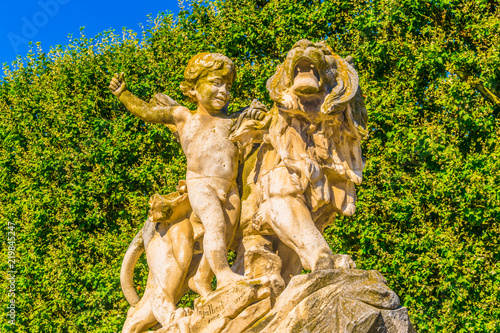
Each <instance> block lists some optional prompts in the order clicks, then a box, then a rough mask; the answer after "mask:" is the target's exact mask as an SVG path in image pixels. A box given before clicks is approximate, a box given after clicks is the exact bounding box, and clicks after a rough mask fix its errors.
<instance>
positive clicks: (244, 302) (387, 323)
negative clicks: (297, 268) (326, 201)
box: [157, 269, 415, 333]
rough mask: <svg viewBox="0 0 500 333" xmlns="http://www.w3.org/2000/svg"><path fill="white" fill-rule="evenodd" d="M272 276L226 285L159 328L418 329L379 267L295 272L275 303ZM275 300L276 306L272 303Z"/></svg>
mask: <svg viewBox="0 0 500 333" xmlns="http://www.w3.org/2000/svg"><path fill="white" fill-rule="evenodd" d="M270 296H271V286H270V282H269V280H263V279H254V280H250V281H246V282H241V283H238V284H236V285H233V286H227V287H225V288H223V289H221V290H219V291H215V292H213V293H211V294H210V295H209V297H207V298H199V299H197V300H196V301H195V307H194V312H193V314H192V315H191V316H188V317H184V318H180V319H179V320H177V321H176V323H174V324H172V325H169V326H168V327H164V328H162V329H160V330H158V331H157V332H158V333H240V332H241V333H243V332H245V333H258V332H259V333H264V332H265V333H286V332H290V333H292V332H301V333H306V332H311V333H312V332H315V333H316V332H332V333H337V332H338V333H347V332H349V333H375V332H377V333H378V332H380V333H382V332H385V333H415V330H414V328H413V326H412V324H411V322H410V319H409V317H408V311H407V309H406V308H404V307H401V306H400V302H399V298H398V296H397V295H396V293H394V292H393V291H392V290H391V289H389V288H388V287H387V285H386V280H385V278H384V277H383V276H382V274H380V273H379V272H377V271H364V270H358V269H334V270H324V271H318V272H314V273H310V274H302V275H298V276H295V277H293V278H292V280H291V281H290V284H289V285H288V286H287V287H286V289H285V290H284V291H283V293H282V294H281V295H280V296H279V297H278V298H277V299H276V301H275V303H274V304H273V305H271V297H270ZM271 306H272V307H271Z"/></svg>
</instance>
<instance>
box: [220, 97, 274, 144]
mask: <svg viewBox="0 0 500 333" xmlns="http://www.w3.org/2000/svg"><path fill="white" fill-rule="evenodd" d="M271 119H272V115H271V113H270V112H269V111H268V109H267V107H266V106H265V105H264V104H262V103H261V102H259V101H258V100H256V99H254V100H253V101H252V103H251V104H250V106H248V107H246V108H243V109H242V111H241V112H239V115H238V118H237V119H236V122H235V124H234V125H233V128H232V133H231V135H230V136H229V139H230V140H231V141H233V142H235V143H237V144H238V145H239V146H240V147H241V148H244V147H246V146H248V145H250V144H253V143H258V142H262V138H263V135H264V133H265V132H266V131H267V129H268V128H269V124H270V123H271Z"/></svg>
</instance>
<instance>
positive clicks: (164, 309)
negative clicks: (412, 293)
mask: <svg viewBox="0 0 500 333" xmlns="http://www.w3.org/2000/svg"><path fill="white" fill-rule="evenodd" d="M184 76H185V81H184V82H183V83H182V84H181V89H182V90H183V92H184V94H185V95H187V96H188V97H189V98H191V99H192V100H193V101H194V102H196V103H197V105H198V108H197V110H196V111H195V112H192V111H190V110H189V109H187V108H186V107H183V106H180V105H179V104H178V103H177V102H175V101H174V100H172V99H171V98H170V97H168V96H166V95H161V94H158V95H156V96H155V98H153V100H152V101H150V102H149V103H146V102H144V101H142V100H140V99H139V98H137V97H135V96H134V95H132V93H130V92H129V91H128V90H127V88H126V85H125V82H124V79H123V74H122V75H120V76H119V75H115V77H114V78H113V79H112V81H111V84H110V89H111V91H112V92H113V94H115V95H116V96H117V97H118V98H119V99H120V101H121V102H122V103H123V104H124V105H125V106H126V108H127V109H128V110H130V111H131V112H132V113H133V114H135V115H136V116H138V117H140V118H141V119H143V120H145V121H148V122H153V123H163V124H166V125H169V126H170V128H171V129H172V130H174V131H176V133H177V135H178V138H179V139H180V142H181V146H182V148H183V150H184V153H185V154H186V157H187V173H186V181H181V182H180V184H179V187H178V191H177V192H175V193H171V194H169V195H166V196H161V195H158V194H157V195H155V196H153V197H152V198H151V200H150V206H151V210H150V214H149V218H148V220H147V221H146V223H145V225H144V227H143V228H142V229H141V231H140V232H139V233H138V234H137V236H136V237H135V238H134V240H133V242H132V244H131V245H130V247H129V249H128V250H127V252H126V254H125V259H124V262H123V265H122V273H121V283H122V288H123V291H124V293H125V296H126V298H127V300H128V301H129V303H130V304H131V306H132V307H131V309H130V310H129V313H128V316H127V320H126V322H125V325H124V327H123V332H127V333H128V332H145V331H146V330H147V329H149V328H151V327H153V326H154V325H155V324H156V323H159V325H157V326H155V327H158V326H160V327H161V328H159V330H158V331H157V332H162V333H165V332H172V333H173V332H175V333H189V332H192V333H197V332H347V331H349V332H351V331H352V332H354V331H356V332H371V331H378V330H380V331H384V332H405V333H406V332H414V330H413V327H412V325H411V323H410V321H409V319H408V314H407V312H406V309H405V308H401V307H400V304H399V298H398V297H397V295H396V294H395V293H394V292H393V291H392V290H390V289H389V288H388V287H387V286H386V281H385V279H384V278H383V276H382V275H381V274H380V273H378V272H376V271H362V270H357V269H355V268H356V265H355V263H354V262H353V261H352V259H351V258H350V257H349V256H348V255H342V254H333V253H332V251H331V250H330V248H329V246H328V243H327V242H326V240H325V239H324V238H323V236H322V232H323V230H324V228H325V227H326V226H327V225H328V224H330V223H331V222H332V221H333V219H334V218H335V215H336V214H344V215H352V214H354V211H355V201H356V191H355V185H358V184H360V183H361V181H362V170H363V167H364V158H363V156H362V154H361V146H360V144H361V140H362V139H363V137H364V136H365V126H366V119H367V115H366V108H365V106H364V102H363V97H362V93H361V89H360V87H359V80H358V75H357V72H356V70H355V69H354V67H353V62H352V59H350V58H348V59H342V58H341V57H339V56H338V55H336V54H335V53H334V52H333V51H332V50H331V49H330V48H329V47H328V46H327V45H326V44H325V43H312V42H310V41H308V40H301V41H299V42H297V43H296V44H295V45H294V47H293V48H292V49H291V50H290V52H289V53H288V55H287V58H286V60H285V61H284V63H283V64H281V65H279V66H278V69H277V72H276V73H275V74H274V75H273V76H272V77H271V78H270V79H269V80H268V82H267V89H268V90H269V93H270V97H271V99H272V100H273V101H274V102H275V105H274V106H273V107H272V108H271V110H270V111H267V108H266V107H265V106H264V105H262V104H261V103H260V102H258V101H253V102H252V104H251V105H250V106H249V107H248V108H246V109H244V110H242V111H241V112H238V113H236V114H233V115H230V116H229V115H227V114H226V112H225V109H226V107H227V104H228V102H229V90H230V86H231V84H232V83H233V82H234V80H235V77H236V72H235V69H234V66H233V64H232V62H231V60H229V59H228V58H227V57H225V56H223V55H220V54H207V53H202V54H199V55H196V56H195V57H193V58H192V59H191V60H190V61H189V63H188V65H187V67H186V70H185V73H184ZM238 169H240V170H241V172H240V175H239V177H238ZM230 247H231V248H233V249H234V250H236V252H237V258H236V261H235V263H234V265H233V266H232V267H229V264H228V262H227V249H228V248H230ZM144 251H145V252H146V256H147V260H148V266H149V268H150V272H149V277H148V282H147V288H146V291H145V293H144V295H143V297H142V299H140V298H139V296H138V295H137V293H136V291H135V289H134V287H133V283H132V281H133V276H132V275H133V269H134V266H135V263H136V261H137V259H138V258H139V256H140V255H141V253H142V252H144ZM303 268H305V269H308V270H310V271H311V273H310V274H305V275H304V274H300V272H301V271H302V269H303ZM212 272H213V273H212ZM213 274H215V276H216V278H217V289H216V290H214V291H213V290H212V288H211V286H210V281H211V279H212V276H213ZM189 288H190V289H192V290H194V291H196V292H198V293H199V294H200V295H201V297H200V298H198V299H196V300H195V308H194V311H192V310H191V309H177V308H176V303H177V302H178V301H179V299H180V298H181V297H182V295H183V294H184V293H185V292H186V291H187V290H188V289H189Z"/></svg>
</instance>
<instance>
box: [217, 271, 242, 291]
mask: <svg viewBox="0 0 500 333" xmlns="http://www.w3.org/2000/svg"><path fill="white" fill-rule="evenodd" d="M247 280H248V278H246V277H244V276H243V275H239V274H236V273H233V272H232V271H231V270H230V271H229V272H228V273H224V274H220V275H219V277H218V278H217V290H219V289H222V288H224V287H225V286H228V285H230V284H235V283H238V282H241V281H247Z"/></svg>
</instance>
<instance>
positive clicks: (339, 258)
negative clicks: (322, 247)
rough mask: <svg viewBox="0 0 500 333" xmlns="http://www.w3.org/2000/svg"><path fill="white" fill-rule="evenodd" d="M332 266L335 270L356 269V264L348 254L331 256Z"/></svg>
mask: <svg viewBox="0 0 500 333" xmlns="http://www.w3.org/2000/svg"><path fill="white" fill-rule="evenodd" d="M333 264H334V266H335V268H336V269H356V263H355V262H354V260H352V258H351V256H350V255H348V254H340V253H339V254H335V255H333Z"/></svg>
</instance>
